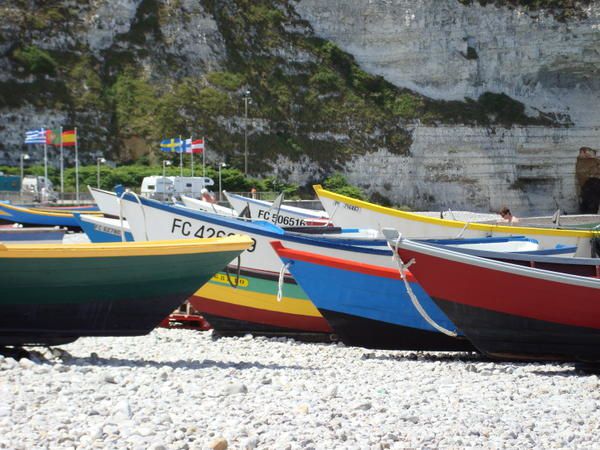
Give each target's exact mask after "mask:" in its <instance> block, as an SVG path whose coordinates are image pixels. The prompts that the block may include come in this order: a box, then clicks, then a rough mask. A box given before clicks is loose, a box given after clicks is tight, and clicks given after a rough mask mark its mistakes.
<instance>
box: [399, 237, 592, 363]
mask: <svg viewBox="0 0 600 450" xmlns="http://www.w3.org/2000/svg"><path fill="white" fill-rule="evenodd" d="M398 252H399V254H400V256H401V258H402V259H403V260H404V261H408V260H410V259H411V258H414V259H415V264H413V265H411V266H410V270H411V272H412V273H413V275H415V277H416V278H417V280H418V281H419V283H421V285H422V286H423V287H424V288H425V290H426V291H427V292H428V293H429V295H430V296H431V297H432V298H433V299H434V301H435V302H436V303H437V304H438V306H439V307H440V308H441V309H442V310H443V311H444V312H445V313H446V315H448V317H449V318H450V320H452V322H454V323H455V324H456V326H457V327H458V328H459V329H460V330H461V331H462V332H463V333H464V334H465V336H466V337H467V338H468V339H469V340H470V341H471V342H472V343H473V344H474V345H475V346H476V347H477V348H478V349H479V350H481V351H482V352H484V353H487V354H489V355H492V356H510V357H519V356H521V357H525V358H528V359H567V360H593V361H596V360H600V290H599V289H598V286H597V285H595V286H590V284H589V283H578V282H577V279H582V278H583V277H570V278H568V277H567V278H562V279H561V278H560V276H559V277H555V276H553V275H550V276H547V275H543V272H545V271H536V270H535V269H533V270H530V269H524V268H522V269H521V270H516V271H514V270H511V269H510V266H511V265H505V267H507V266H508V267H509V269H508V270H507V269H504V270H498V268H497V267H495V268H494V267H488V266H485V265H481V264H478V263H473V262H472V261H469V262H465V261H459V260H457V259H447V258H445V257H442V256H440V255H439V254H435V253H434V254H431V253H429V254H428V253H424V252H423V251H420V250H418V249H415V247H414V246H411V245H409V244H407V245H406V246H402V245H401V248H399V250H398ZM476 260H477V259H475V261H476ZM480 260H481V259H480ZM483 261H485V260H483ZM513 267H514V266H513ZM546 273H550V272H546ZM540 274H542V275H540ZM569 280H570V281H569ZM588 280H591V278H589V279H588Z"/></svg>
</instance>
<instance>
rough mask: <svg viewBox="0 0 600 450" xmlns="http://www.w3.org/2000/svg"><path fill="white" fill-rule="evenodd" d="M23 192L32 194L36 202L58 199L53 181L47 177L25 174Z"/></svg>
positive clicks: (22, 184) (22, 185)
mask: <svg viewBox="0 0 600 450" xmlns="http://www.w3.org/2000/svg"><path fill="white" fill-rule="evenodd" d="M21 192H23V193H24V194H30V195H32V196H33V200H34V201H36V202H42V203H47V202H55V201H56V200H58V194H57V193H56V192H55V191H54V186H53V185H52V181H50V180H48V179H47V178H45V177H39V176H35V175H25V176H24V177H23V182H22V183H21Z"/></svg>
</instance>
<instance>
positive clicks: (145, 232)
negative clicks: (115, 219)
mask: <svg viewBox="0 0 600 450" xmlns="http://www.w3.org/2000/svg"><path fill="white" fill-rule="evenodd" d="M127 193H129V194H131V195H133V196H134V197H135V199H136V200H137V202H138V204H139V205H140V209H141V210H142V217H143V218H144V236H145V237H146V240H147V241H149V240H150V238H149V237H148V226H147V220H146V210H145V209H144V205H142V201H141V200H140V197H139V196H138V195H137V194H136V193H135V192H133V191H130V190H129V189H126V190H124V191H123V193H122V194H121V196H120V198H119V219H121V239H122V240H123V241H125V233H124V231H123V208H122V206H121V199H122V198H123V197H124V196H125V194H127Z"/></svg>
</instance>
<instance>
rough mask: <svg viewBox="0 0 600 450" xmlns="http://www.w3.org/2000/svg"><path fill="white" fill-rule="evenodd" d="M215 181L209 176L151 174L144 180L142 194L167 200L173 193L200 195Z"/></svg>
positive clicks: (191, 195) (190, 195)
mask: <svg viewBox="0 0 600 450" xmlns="http://www.w3.org/2000/svg"><path fill="white" fill-rule="evenodd" d="M214 184H215V182H214V181H213V179H212V178H208V177H161V176H151V177H145V178H144V179H143V180H142V189H141V194H142V195H143V196H144V197H148V198H156V199H158V200H165V199H168V198H171V196H173V195H187V196H189V197H200V196H201V195H202V193H201V191H202V189H204V188H207V187H209V186H214Z"/></svg>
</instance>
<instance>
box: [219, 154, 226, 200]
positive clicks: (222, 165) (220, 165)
mask: <svg viewBox="0 0 600 450" xmlns="http://www.w3.org/2000/svg"><path fill="white" fill-rule="evenodd" d="M225 167H227V164H225V163H221V164H219V201H221V195H222V194H221V193H222V192H223V190H222V189H221V169H223V168H225Z"/></svg>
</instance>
